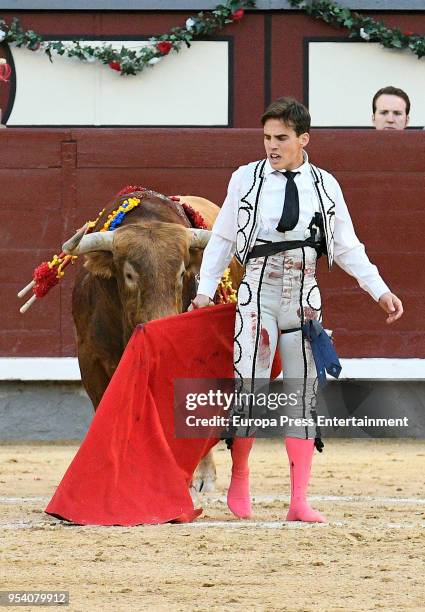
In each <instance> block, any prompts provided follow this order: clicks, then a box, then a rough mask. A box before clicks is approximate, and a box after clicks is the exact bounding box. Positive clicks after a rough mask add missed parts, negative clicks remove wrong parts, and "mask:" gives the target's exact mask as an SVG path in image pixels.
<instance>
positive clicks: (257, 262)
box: [234, 247, 322, 439]
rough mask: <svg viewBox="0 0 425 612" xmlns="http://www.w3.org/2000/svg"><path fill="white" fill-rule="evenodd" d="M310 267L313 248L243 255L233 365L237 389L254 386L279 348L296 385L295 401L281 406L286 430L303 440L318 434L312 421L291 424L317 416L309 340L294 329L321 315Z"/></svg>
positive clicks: (313, 260) (268, 369) (267, 371)
mask: <svg viewBox="0 0 425 612" xmlns="http://www.w3.org/2000/svg"><path fill="white" fill-rule="evenodd" d="M315 272H316V251H315V250H314V249H313V248H311V247H304V248H299V249H294V250H292V251H286V252H282V253H278V254H276V255H271V256H269V257H259V258H253V259H250V260H248V263H247V265H246V271H245V275H244V277H243V279H242V282H241V285H240V287H239V291H238V304H237V309H236V321H235V338H234V370H235V378H236V379H239V381H240V388H243V389H244V390H248V389H250V390H251V391H254V389H255V381H258V380H259V379H267V380H268V379H270V373H271V367H272V363H273V358H274V354H275V351H276V347H278V348H279V352H280V357H281V360H282V368H283V377H284V379H286V380H288V379H289V380H290V382H291V384H295V385H297V386H298V390H300V398H299V401H297V404H296V405H294V406H286V407H285V414H286V415H287V416H288V417H289V424H288V426H287V427H286V429H285V435H287V436H291V437H296V438H304V439H306V438H314V437H315V436H316V435H317V431H316V426H315V424H314V423H313V424H310V423H309V424H308V425H304V424H303V425H299V424H294V423H293V421H294V420H295V419H300V418H302V419H304V420H310V421H315V420H316V411H315V405H316V394H317V372H316V366H315V363H314V359H313V354H312V351H311V347H310V342H309V341H308V340H306V339H305V338H304V337H303V334H302V332H301V330H300V329H299V328H300V327H301V326H302V325H303V324H304V323H306V322H307V321H308V320H310V319H317V320H319V321H321V318H322V317H321V315H322V309H321V297H320V291H319V287H318V285H317V280H316V276H315ZM294 328H296V331H290V330H292V329H294ZM285 330H287V332H286V333H285ZM281 332H283V333H281ZM253 385H254V386H253ZM286 388H287V387H285V389H286ZM291 419H292V420H291Z"/></svg>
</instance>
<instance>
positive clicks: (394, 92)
mask: <svg viewBox="0 0 425 612" xmlns="http://www.w3.org/2000/svg"><path fill="white" fill-rule="evenodd" d="M382 95H387V96H397V97H398V98H401V99H402V100H404V101H405V102H406V115H407V116H408V115H409V113H410V99H409V96H408V95H407V93H406V92H405V91H403V90H402V89H399V88H398V87H393V86H392V85H388V87H383V88H382V89H379V90H378V91H377V92H376V94H375V95H374V96H373V100H372V112H373V114H375V112H376V101H377V99H378V98H379V96H382Z"/></svg>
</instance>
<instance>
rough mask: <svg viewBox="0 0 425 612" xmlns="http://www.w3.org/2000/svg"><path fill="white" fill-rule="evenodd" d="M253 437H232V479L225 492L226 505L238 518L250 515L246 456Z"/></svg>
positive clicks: (247, 456)
mask: <svg viewBox="0 0 425 612" xmlns="http://www.w3.org/2000/svg"><path fill="white" fill-rule="evenodd" d="M253 444H254V438H234V440H233V443H232V451H231V452H232V462H233V464H232V480H231V481H230V486H229V490H228V492H227V505H228V506H229V509H230V510H231V511H232V512H233V514H234V515H235V516H237V517H238V518H250V517H251V497H250V494H249V467H248V458H249V453H250V451H251V448H252V445H253Z"/></svg>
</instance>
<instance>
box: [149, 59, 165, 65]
mask: <svg viewBox="0 0 425 612" xmlns="http://www.w3.org/2000/svg"><path fill="white" fill-rule="evenodd" d="M161 60H162V57H153V58H152V59H150V60H149V61H148V64H149V65H150V66H155V64H157V63H158V62H160V61H161Z"/></svg>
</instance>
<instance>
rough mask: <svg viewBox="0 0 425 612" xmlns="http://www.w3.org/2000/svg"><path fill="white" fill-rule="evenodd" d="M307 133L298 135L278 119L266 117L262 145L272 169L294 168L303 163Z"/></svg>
mask: <svg viewBox="0 0 425 612" xmlns="http://www.w3.org/2000/svg"><path fill="white" fill-rule="evenodd" d="M309 138H310V137H309V134H307V133H305V134H301V135H300V136H298V135H297V134H296V132H295V130H294V128H293V127H291V126H289V125H287V124H286V123H283V121H281V120H280V119H268V120H267V121H266V123H265V124H264V147H265V149H266V154H267V158H268V160H269V162H270V165H271V166H272V168H273V169H274V170H295V169H296V168H299V166H301V165H302V163H303V149H304V147H305V146H306V145H307V144H308V141H309Z"/></svg>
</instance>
